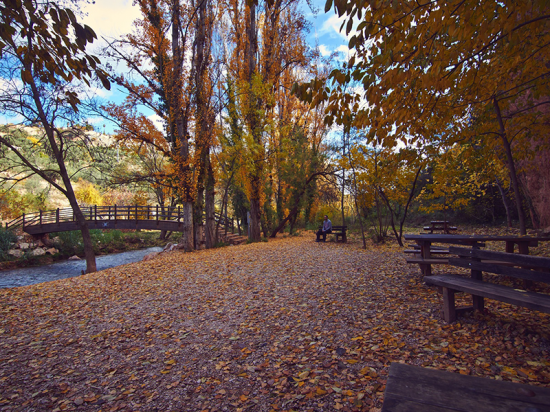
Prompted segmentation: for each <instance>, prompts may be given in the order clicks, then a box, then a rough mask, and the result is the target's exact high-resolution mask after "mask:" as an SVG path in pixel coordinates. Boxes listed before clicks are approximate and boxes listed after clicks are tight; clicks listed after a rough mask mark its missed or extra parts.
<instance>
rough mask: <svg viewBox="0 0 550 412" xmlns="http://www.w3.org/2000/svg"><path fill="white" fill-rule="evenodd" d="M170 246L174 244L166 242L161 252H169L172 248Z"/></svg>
mask: <svg viewBox="0 0 550 412" xmlns="http://www.w3.org/2000/svg"><path fill="white" fill-rule="evenodd" d="M172 246H174V244H173V243H167V244H166V246H164V249H162V251H163V252H167V251H168V252H169V251H170V250H172V249H171V248H172Z"/></svg>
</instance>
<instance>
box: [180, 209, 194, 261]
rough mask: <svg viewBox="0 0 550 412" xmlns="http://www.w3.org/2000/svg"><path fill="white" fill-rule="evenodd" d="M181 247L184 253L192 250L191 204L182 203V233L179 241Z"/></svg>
mask: <svg viewBox="0 0 550 412" xmlns="http://www.w3.org/2000/svg"><path fill="white" fill-rule="evenodd" d="M179 243H180V244H181V246H182V247H183V250H185V251H186V252H191V251H192V250H193V203H191V202H184V203H183V233H182V236H181V239H180V242H179Z"/></svg>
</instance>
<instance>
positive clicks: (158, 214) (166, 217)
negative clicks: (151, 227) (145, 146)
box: [6, 205, 235, 233]
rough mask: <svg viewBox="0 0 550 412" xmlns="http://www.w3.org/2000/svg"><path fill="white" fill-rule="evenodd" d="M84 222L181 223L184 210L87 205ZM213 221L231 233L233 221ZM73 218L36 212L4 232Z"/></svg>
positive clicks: (66, 212) (65, 213)
mask: <svg viewBox="0 0 550 412" xmlns="http://www.w3.org/2000/svg"><path fill="white" fill-rule="evenodd" d="M80 210H81V211H82V213H83V214H84V217H85V218H86V220H92V221H110V220H134V221H135V220H157V221H172V222H176V221H177V222H182V221H183V211H182V209H181V207H180V206H165V207H164V208H163V207H161V206H158V205H157V206H139V205H134V206H119V205H113V206H86V207H81V209H80ZM214 219H215V220H216V222H219V223H220V225H221V226H223V227H225V229H226V232H227V231H228V230H230V231H231V232H232V233H234V230H235V226H234V223H233V219H232V218H226V217H225V216H223V215H220V214H219V213H215V214H214ZM75 220H76V219H75V216H74V212H73V209H72V208H65V209H59V208H58V209H56V210H49V211H43V210H41V211H39V212H36V213H28V214H23V215H22V216H20V217H18V218H17V219H14V220H12V221H11V222H7V223H6V229H15V228H18V227H20V226H21V227H22V228H23V229H25V227H26V226H37V225H40V226H41V225H47V224H52V223H62V222H74V221H75Z"/></svg>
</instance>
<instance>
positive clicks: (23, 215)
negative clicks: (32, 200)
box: [23, 213, 25, 229]
mask: <svg viewBox="0 0 550 412" xmlns="http://www.w3.org/2000/svg"><path fill="white" fill-rule="evenodd" d="M24 228H25V214H24V213H23V229H24Z"/></svg>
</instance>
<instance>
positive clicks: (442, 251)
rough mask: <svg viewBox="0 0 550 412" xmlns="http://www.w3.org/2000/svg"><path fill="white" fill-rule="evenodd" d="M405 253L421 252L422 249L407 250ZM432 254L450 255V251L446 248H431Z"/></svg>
mask: <svg viewBox="0 0 550 412" xmlns="http://www.w3.org/2000/svg"><path fill="white" fill-rule="evenodd" d="M404 252H405V253H420V249H414V250H405V251H404ZM430 254H432V255H448V254H449V251H448V250H444V249H433V248H432V249H430Z"/></svg>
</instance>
